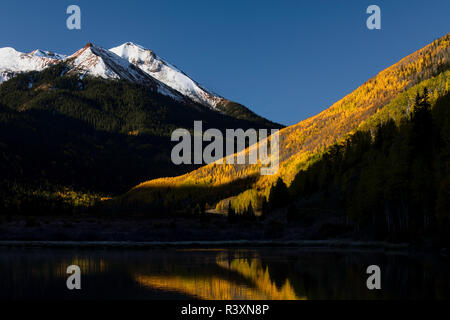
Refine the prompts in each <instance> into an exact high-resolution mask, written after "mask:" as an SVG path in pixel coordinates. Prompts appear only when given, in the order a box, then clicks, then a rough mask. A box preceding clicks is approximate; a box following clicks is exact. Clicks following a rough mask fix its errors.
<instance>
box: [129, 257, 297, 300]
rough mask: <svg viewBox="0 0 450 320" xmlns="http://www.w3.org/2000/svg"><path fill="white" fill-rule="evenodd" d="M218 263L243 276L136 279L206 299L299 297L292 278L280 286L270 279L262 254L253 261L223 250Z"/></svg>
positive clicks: (145, 276) (146, 277)
mask: <svg viewBox="0 0 450 320" xmlns="http://www.w3.org/2000/svg"><path fill="white" fill-rule="evenodd" d="M216 264H217V265H218V266H219V267H221V268H223V269H224V270H227V271H230V272H235V273H237V274H238V275H240V276H242V279H240V280H241V281H240V282H238V281H233V279H231V277H228V278H223V277H220V276H219V275H214V274H211V275H204V274H202V273H198V274H191V275H186V276H178V275H142V274H138V275H136V278H135V279H136V281H137V282H138V283H139V284H140V285H143V286H147V287H150V288H155V289H161V290H169V291H175V292H179V293H183V294H187V295H189V296H192V297H195V298H199V299H204V300H236V299H245V300H299V299H305V298H306V297H299V296H297V294H296V293H295V291H294V289H293V288H292V286H291V284H290V282H289V279H286V280H285V282H284V284H283V285H282V286H281V287H278V286H277V285H276V284H275V282H273V281H272V280H271V278H270V273H269V267H266V268H265V269H263V267H262V265H261V260H260V258H259V257H253V258H252V259H251V260H248V259H246V258H245V257H243V256H242V254H241V255H239V253H238V254H237V255H235V257H232V256H230V254H229V253H226V252H221V253H219V254H217V257H216Z"/></svg>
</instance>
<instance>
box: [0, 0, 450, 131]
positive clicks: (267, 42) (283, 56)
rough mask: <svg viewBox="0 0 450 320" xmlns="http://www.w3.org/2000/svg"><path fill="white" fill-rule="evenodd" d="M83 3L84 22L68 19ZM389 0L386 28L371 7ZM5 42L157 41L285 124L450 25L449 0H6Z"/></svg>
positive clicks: (24, 45)
mask: <svg viewBox="0 0 450 320" xmlns="http://www.w3.org/2000/svg"><path fill="white" fill-rule="evenodd" d="M70 4H77V5H79V6H80V7H81V13H82V22H81V23H82V29H81V30H79V31H70V30H68V29H66V18H67V16H68V15H67V14H66V8H67V6H68V5H70ZM371 4H376V5H378V6H380V8H381V19H382V22H381V27H382V29H381V30H373V31H371V30H368V29H367V28H366V19H367V17H368V15H367V14H366V13H365V11H366V8H367V7H368V6H369V5H371ZM0 12H1V19H0V47H5V46H11V47H14V48H16V49H17V50H19V51H27V52H28V51H32V50H33V49H36V48H40V49H46V50H52V51H56V52H60V53H65V54H71V53H73V52H74V51H75V50H77V49H79V48H80V47H82V46H84V45H85V44H86V43H87V42H93V43H95V44H97V45H99V46H103V47H106V48H110V47H113V46H117V45H119V44H122V43H123V42H126V41H132V42H135V43H138V44H140V45H143V46H145V47H148V48H150V49H152V50H154V51H155V52H156V53H157V54H158V55H159V56H161V57H162V58H164V59H166V60H167V61H169V62H171V63H173V64H175V65H176V66H178V67H179V68H181V69H182V70H184V71H185V72H186V73H187V74H188V75H190V76H191V77H192V78H193V79H195V80H197V81H198V82H200V83H201V84H202V85H204V86H205V87H206V88H209V89H211V90H213V91H215V92H217V93H219V94H221V95H223V96H224V97H226V98H229V99H231V100H235V101H237V102H240V103H242V104H244V105H246V106H248V107H249V108H251V109H252V110H254V111H255V112H257V113H259V114H261V115H263V116H265V117H267V118H269V119H271V120H274V121H277V122H280V123H283V124H294V123H297V122H299V121H300V120H303V119H305V118H307V117H309V116H312V115H314V114H317V113H318V112H320V111H321V110H323V109H326V108H328V107H329V106H330V105H331V104H332V103H333V102H335V101H337V100H339V99H340V98H342V97H343V96H345V95H346V94H347V93H349V92H351V91H352V90H354V89H355V88H356V87H358V86H359V85H360V84H362V83H364V82H365V81H366V80H367V79H369V78H370V77H372V76H374V75H375V74H376V73H378V72H379V71H380V70H382V69H384V68H386V67H388V66H390V65H391V64H393V63H395V62H396V61H398V60H399V59H401V58H403V57H404V56H406V55H408V54H409V53H412V52H414V51H415V50H417V49H420V48H421V47H423V46H425V45H426V44H428V43H429V42H431V41H433V40H434V39H436V38H439V37H441V36H443V35H445V34H446V33H448V32H450V19H449V12H450V1H448V0H427V1H423V0H420V1H414V0H389V1H380V0H374V1H372V0H370V1H351V0H346V1H322V0H315V1H301V0H297V1H275V0H273V1H262V0H259V1H250V0H248V1H245V0H240V1H239V0H220V1H218V0H191V1H186V0H164V1H163V0H159V1H152V0H147V1H133V0H128V1H93V0H90V1H77V0H73V1H61V0H55V1H45V0H40V1H2V2H1V3H0Z"/></svg>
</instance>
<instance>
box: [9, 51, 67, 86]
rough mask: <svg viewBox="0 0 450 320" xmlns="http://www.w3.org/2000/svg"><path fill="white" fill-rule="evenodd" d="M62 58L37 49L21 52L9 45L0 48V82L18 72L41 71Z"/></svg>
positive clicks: (62, 57)
mask: <svg viewBox="0 0 450 320" xmlns="http://www.w3.org/2000/svg"><path fill="white" fill-rule="evenodd" d="M64 58H65V56H64V55H60V54H55V53H51V52H50V51H43V50H38V49H37V50H34V51H32V52H30V53H23V52H20V51H17V50H16V49H14V48H11V47H5V48H0V83H2V82H4V81H7V80H9V79H11V78H12V77H14V76H15V75H16V74H18V73H22V72H28V71H41V70H43V69H44V68H46V67H47V66H49V65H52V64H55V63H58V62H59V61H61V60H62V59H64Z"/></svg>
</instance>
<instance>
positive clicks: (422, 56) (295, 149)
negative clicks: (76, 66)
mask: <svg viewBox="0 0 450 320" xmlns="http://www.w3.org/2000/svg"><path fill="white" fill-rule="evenodd" d="M449 68H450V34H447V35H445V36H443V37H441V38H439V39H437V40H435V41H433V42H432V43H430V44H429V45H427V46H425V47H424V48H422V49H420V50H417V51H416V52H414V53H412V54H410V55H408V56H406V57H405V58H403V59H401V60H400V61H399V62H397V63H395V64H393V65H392V66H390V67H388V68H386V69H384V70H382V71H380V72H379V73H378V74H377V75H376V76H374V77H372V78H371V79H369V80H367V81H366V82H365V83H363V84H362V85H361V86H359V87H358V88H357V89H355V90H354V91H353V92H351V93H350V94H348V95H346V96H345V97H343V98H342V99H341V100H339V101H337V102H336V103H334V104H333V105H332V106H330V107H329V108H328V109H326V110H324V111H322V112H320V113H319V114H317V115H315V116H313V117H310V118H307V119H305V120H303V121H301V122H299V123H297V124H294V125H292V126H289V127H286V128H284V129H282V130H280V170H279V172H278V174H276V175H274V176H261V177H258V178H257V179H256V182H252V184H249V185H248V188H249V189H254V190H256V191H257V192H258V193H260V194H261V193H262V194H263V195H265V196H268V192H269V190H270V187H271V186H272V185H273V184H274V182H275V181H276V180H277V178H278V177H282V178H283V180H285V182H286V183H287V184H288V185H289V184H290V182H291V181H292V180H293V178H294V177H295V175H296V174H297V173H298V172H299V171H300V170H301V169H302V168H305V167H306V166H308V163H309V161H310V159H312V158H313V157H314V155H315V154H318V153H320V152H323V151H325V150H326V148H328V147H329V146H331V145H332V144H333V143H335V142H336V141H339V140H341V139H344V138H345V136H347V135H349V134H351V132H353V131H354V130H356V129H357V128H358V127H359V126H360V125H361V124H363V123H364V122H365V121H366V120H367V119H369V118H370V117H371V116H373V115H375V114H376V113H377V112H378V110H382V109H383V107H384V106H386V105H387V104H388V103H389V102H390V101H391V100H392V99H394V98H395V97H396V96H398V95H399V94H401V93H403V92H405V91H406V90H408V89H410V88H412V87H414V86H415V85H418V84H420V83H421V82H423V81H425V80H427V79H434V78H437V80H436V81H435V82H433V84H434V87H432V88H430V91H431V93H432V94H433V95H436V97H437V96H442V95H444V94H445V92H447V91H448V82H449V76H450V72H449V71H448V70H449ZM438 76H439V77H438ZM402 107H405V108H406V107H407V106H398V108H402ZM258 172H259V166H258V165H227V164H223V165H216V164H210V165H207V166H204V167H202V168H199V169H197V170H195V171H193V172H190V173H188V174H185V175H183V176H178V177H168V178H160V179H156V180H151V181H146V182H143V183H141V184H139V185H137V186H135V187H134V188H133V189H131V190H130V191H129V192H128V193H126V194H124V195H123V196H122V197H121V198H120V201H121V202H122V203H127V202H129V203H139V202H140V203H143V204H145V203H151V201H152V192H153V190H158V189H165V188H171V190H176V188H177V186H178V187H183V186H186V187H187V186H189V185H193V186H198V187H201V188H205V189H208V188H213V187H214V186H220V185H223V184H227V183H232V182H233V181H236V180H238V179H242V178H245V177H250V176H253V175H259V173H258ZM238 193H239V192H238ZM235 195H237V193H236V194H235ZM204 198H205V199H204V200H201V201H207V200H206V198H207V194H205V196H204ZM211 198H212V199H211V200H210V201H216V200H217V198H214V197H211ZM213 199H215V200H213ZM180 201H181V200H180ZM184 205H185V204H184Z"/></svg>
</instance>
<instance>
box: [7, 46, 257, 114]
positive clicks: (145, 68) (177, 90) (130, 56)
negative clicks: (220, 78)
mask: <svg viewBox="0 0 450 320" xmlns="http://www.w3.org/2000/svg"><path fill="white" fill-rule="evenodd" d="M59 62H63V63H65V64H66V65H67V67H68V69H67V70H65V72H63V73H62V74H61V76H63V75H65V74H69V75H70V74H77V75H79V76H80V78H83V77H85V76H91V77H100V78H104V79H124V80H128V81H131V82H134V83H138V84H142V85H145V86H147V87H148V88H149V89H150V90H151V91H154V92H158V93H160V94H163V95H166V96H169V97H171V98H172V99H174V100H176V101H177V102H182V103H184V104H188V105H190V106H196V108H202V107H206V108H210V109H212V110H214V111H217V112H219V113H222V114H225V115H228V116H231V117H234V118H237V119H246V120H254V121H266V120H265V119H263V118H261V117H260V116H258V115H257V114H255V113H253V112H252V111H250V110H249V109H247V108H246V107H244V106H242V105H240V104H238V103H235V102H232V101H230V100H228V99H225V98H223V97H221V96H219V95H217V94H214V93H213V92H211V91H209V90H207V89H205V88H204V87H202V86H201V85H199V84H198V83H197V82H195V81H194V80H192V79H191V78H190V77H189V76H187V75H186V74H185V73H184V72H183V71H181V70H180V69H178V68H177V67H175V66H174V65H172V64H170V63H168V62H167V61H164V60H163V59H161V58H160V57H158V56H157V55H156V54H155V53H154V52H153V51H152V50H150V49H146V48H144V47H141V46H139V45H136V44H134V43H131V42H126V43H124V44H122V45H120V46H118V47H115V48H112V49H110V50H107V49H104V48H101V47H98V46H95V45H93V44H91V43H88V44H87V45H86V46H84V47H83V48H81V49H80V50H78V51H77V52H75V53H74V54H72V55H70V56H65V55H62V54H56V53H52V52H50V51H44V50H39V49H37V50H34V51H32V52H30V53H22V52H18V51H16V50H15V49H13V48H0V83H2V82H4V81H7V80H8V79H10V78H12V77H14V76H15V75H16V74H19V73H23V72H29V71H42V70H43V69H45V68H46V67H48V66H51V65H53V64H56V63H59Z"/></svg>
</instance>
